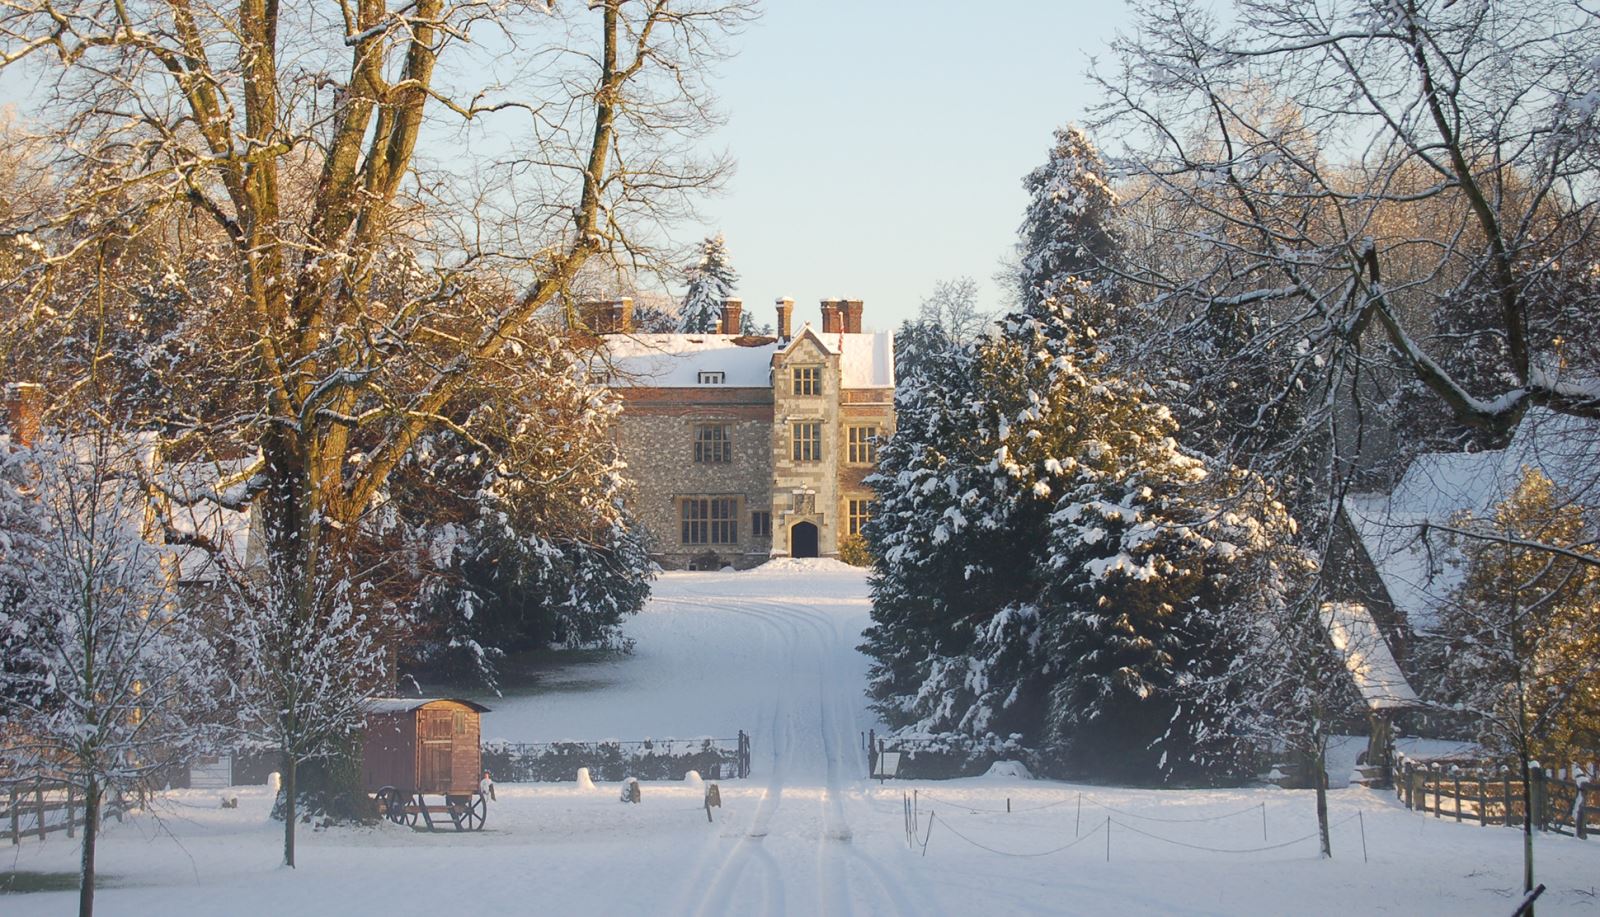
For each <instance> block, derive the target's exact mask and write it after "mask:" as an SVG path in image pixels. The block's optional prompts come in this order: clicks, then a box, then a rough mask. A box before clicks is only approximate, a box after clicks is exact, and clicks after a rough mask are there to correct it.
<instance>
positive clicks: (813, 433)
mask: <svg viewBox="0 0 1600 917" xmlns="http://www.w3.org/2000/svg"><path fill="white" fill-rule="evenodd" d="M790 429H791V431H792V432H793V437H792V438H793V440H794V450H793V452H794V460H795V461H797V462H820V461H822V421H820V420H803V421H801V422H799V423H797V424H794V425H793V426H791V427H790Z"/></svg>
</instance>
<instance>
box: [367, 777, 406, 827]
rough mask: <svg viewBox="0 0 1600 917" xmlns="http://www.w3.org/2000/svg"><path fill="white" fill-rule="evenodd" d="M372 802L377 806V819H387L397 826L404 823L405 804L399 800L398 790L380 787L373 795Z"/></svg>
mask: <svg viewBox="0 0 1600 917" xmlns="http://www.w3.org/2000/svg"><path fill="white" fill-rule="evenodd" d="M373 800H374V801H375V802H377V804H378V817H379V818H387V819H389V820H390V821H392V822H394V823H395V824H397V825H399V824H404V823H405V818H406V809H405V803H404V802H402V801H401V799H400V791H399V790H397V789H395V788H394V787H392V786H386V787H382V788H381V789H379V790H378V792H377V793H375V794H374V795H373Z"/></svg>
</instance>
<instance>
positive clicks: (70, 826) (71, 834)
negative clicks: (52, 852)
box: [67, 783, 77, 837]
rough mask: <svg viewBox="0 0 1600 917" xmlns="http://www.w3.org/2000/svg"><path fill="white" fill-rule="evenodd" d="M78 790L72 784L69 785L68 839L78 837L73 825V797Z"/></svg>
mask: <svg viewBox="0 0 1600 917" xmlns="http://www.w3.org/2000/svg"><path fill="white" fill-rule="evenodd" d="M75 790H76V787H74V786H73V785H72V784H70V783H69V784H67V837H75V836H77V830H76V828H75V826H74V825H73V824H72V796H73V792H74V791H75Z"/></svg>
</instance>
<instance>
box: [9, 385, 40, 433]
mask: <svg viewBox="0 0 1600 917" xmlns="http://www.w3.org/2000/svg"><path fill="white" fill-rule="evenodd" d="M0 406H3V409H4V411H5V422H6V432H8V433H10V434H11V438H12V440H13V441H14V446H13V448H14V447H15V446H31V445H33V444H34V442H36V441H37V440H38V439H39V424H40V421H41V419H42V418H43V416H44V386H42V385H39V384H38V383H35V382H12V383H11V384H9V385H7V386H6V388H5V395H4V396H3V404H0Z"/></svg>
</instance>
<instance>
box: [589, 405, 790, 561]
mask: <svg viewBox="0 0 1600 917" xmlns="http://www.w3.org/2000/svg"><path fill="white" fill-rule="evenodd" d="M624 397H625V401H626V405H625V408H624V410H623V413H622V417H621V419H620V421H619V423H618V435H619V442H620V444H621V446H622V455H623V458H624V460H625V461H627V463H628V466H629V468H630V475H631V476H632V477H633V479H634V481H635V491H636V493H635V497H634V501H633V510H634V513H635V514H636V515H637V517H638V518H639V520H640V521H641V522H642V523H643V524H644V527H645V529H646V530H647V531H649V533H650V537H651V541H652V545H651V553H652V556H654V557H655V559H656V561H657V562H658V563H660V564H661V565H662V566H663V567H666V568H668V569H683V568H686V567H688V566H690V565H691V564H695V565H703V564H705V563H708V562H709V563H714V564H716V565H718V566H720V565H722V564H732V565H733V566H735V567H741V568H742V567H751V566H755V565H756V564H760V563H763V562H765V561H766V559H767V557H768V556H769V555H770V553H771V550H772V542H771V539H770V538H766V537H760V538H758V537H756V536H754V535H753V534H752V531H751V513H752V512H753V511H770V510H771V508H772V506H771V494H772V451H771V443H772V438H773V437H772V392H771V391H770V390H768V389H720V390H715V391H705V390H684V389H628V390H625V393H624ZM710 423H724V424H727V425H728V426H729V427H730V430H731V436H732V445H733V460H732V461H731V462H727V463H699V464H697V463H696V462H695V460H694V441H695V439H694V435H695V427H696V426H698V425H700V424H710ZM688 496H703V497H726V496H731V497H736V498H738V500H739V507H738V512H737V514H736V516H735V520H736V521H737V523H738V541H737V542H736V543H734V544H714V545H713V544H707V545H685V544H684V543H683V542H682V525H681V515H680V512H681V511H680V509H679V498H680V497H688Z"/></svg>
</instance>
